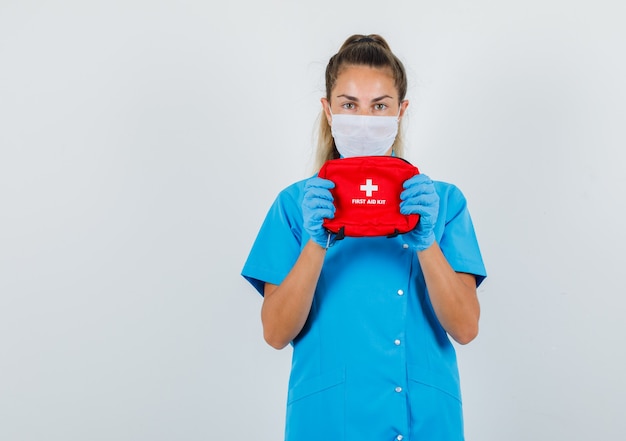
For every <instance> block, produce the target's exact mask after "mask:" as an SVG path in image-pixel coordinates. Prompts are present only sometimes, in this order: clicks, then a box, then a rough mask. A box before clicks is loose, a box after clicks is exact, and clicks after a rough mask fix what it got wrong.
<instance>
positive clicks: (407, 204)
mask: <svg viewBox="0 0 626 441" xmlns="http://www.w3.org/2000/svg"><path fill="white" fill-rule="evenodd" d="M403 187H404V191H403V192H402V193H400V200H401V202H400V213H402V214H404V215H408V214H419V215H420V220H419V222H418V223H417V225H416V226H415V228H414V229H413V230H412V231H409V232H408V233H406V234H405V237H406V238H407V241H408V242H409V244H410V245H413V247H414V248H416V249H417V251H423V250H425V249H426V248H429V247H430V246H431V245H432V244H433V243H434V242H435V224H436V223H437V214H438V213H439V195H437V192H436V191H435V184H433V181H432V180H431V179H430V178H429V177H428V176H426V175H424V174H419V175H415V176H413V177H412V178H409V179H407V180H406V181H405V182H404V184H403Z"/></svg>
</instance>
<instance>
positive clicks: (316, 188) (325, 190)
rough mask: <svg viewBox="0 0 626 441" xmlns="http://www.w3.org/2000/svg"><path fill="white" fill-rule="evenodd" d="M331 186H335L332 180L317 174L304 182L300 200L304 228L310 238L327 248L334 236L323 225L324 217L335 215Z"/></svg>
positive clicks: (328, 217)
mask: <svg viewBox="0 0 626 441" xmlns="http://www.w3.org/2000/svg"><path fill="white" fill-rule="evenodd" d="M331 188H335V183H334V182H332V181H330V180H328V179H323V178H320V177H317V176H315V177H313V178H311V179H309V180H308V181H306V183H305V184H304V199H303V200H302V217H303V219H304V229H305V230H306V232H307V233H308V234H309V236H311V239H312V240H313V241H314V242H315V243H316V244H318V245H320V246H321V247H322V248H328V246H330V244H331V243H332V241H333V240H334V237H335V235H334V234H332V233H329V232H328V231H327V230H326V229H325V228H324V226H323V223H324V219H332V218H334V217H335V205H334V204H333V195H332V194H331V193H330V189H331Z"/></svg>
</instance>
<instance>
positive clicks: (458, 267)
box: [242, 181, 486, 441]
mask: <svg viewBox="0 0 626 441" xmlns="http://www.w3.org/2000/svg"><path fill="white" fill-rule="evenodd" d="M435 188H436V190H437V193H438V195H439V197H440V202H439V215H438V220H437V225H436V227H435V236H436V240H437V242H438V243H439V246H440V247H441V249H442V251H443V253H444V255H445V256H446V258H447V260H448V262H449V263H450V265H451V266H452V268H453V269H454V270H455V271H458V272H466V273H471V274H474V275H476V280H477V283H478V284H480V282H482V280H483V279H484V277H485V276H486V272H485V268H484V265H483V261H482V258H481V254H480V250H479V247H478V243H477V241H476V236H475V233H474V228H473V225H472V221H471V218H470V215H469V212H468V210H467V206H466V201H465V197H464V196H463V194H462V193H461V191H460V190H459V189H458V188H457V187H455V186H453V185H451V184H447V183H443V182H435ZM303 189H304V181H300V182H297V183H295V184H293V185H291V186H289V187H287V188H286V189H284V190H283V191H282V192H281V193H280V194H279V195H278V197H277V199H276V201H275V202H274V204H273V205H272V207H271V209H270V210H269V213H268V215H267V217H266V219H265V221H264V223H263V225H262V227H261V229H260V232H259V234H258V236H257V239H256V241H255V243H254V245H253V247H252V250H251V252H250V255H249V256H248V259H247V261H246V263H245V265H244V268H243V271H242V275H243V276H244V277H245V278H246V279H247V280H248V281H249V282H250V283H251V284H252V285H253V286H254V287H255V288H256V289H257V290H258V291H259V292H260V293H261V294H263V286H264V283H265V282H269V283H273V284H275V285H278V284H280V283H281V282H282V281H283V279H284V278H285V276H286V275H287V273H288V272H289V271H290V270H291V268H292V267H293V265H294V263H295V262H296V259H297V258H298V256H299V254H300V251H301V249H302V248H303V247H304V245H305V244H306V243H307V241H308V239H309V237H308V235H307V233H306V231H305V230H304V228H303V226H302V223H303V219H302V210H301V203H302V197H303ZM292 344H293V358H292V368H291V375H290V379H289V393H288V399H287V427H286V436H285V439H286V440H287V441H309V440H310V441H321V440H324V441H325V440H333V441H367V440H373V441H374V440H375V441H387V440H388V441H391V440H404V441H408V440H411V441H417V440H427V441H437V440H441V441H444V440H445V441H454V440H462V439H463V417H462V409H461V394H460V387H459V373H458V369H457V362H456V354H455V351H454V347H453V346H452V344H451V342H450V340H449V338H448V335H447V334H446V332H445V330H444V329H443V328H442V327H441V325H440V323H439V321H438V319H437V317H436V316H435V313H434V311H433V308H432V305H431V303H430V299H429V296H428V292H427V290H426V285H425V282H424V276H423V274H422V271H421V268H420V265H419V262H418V260H417V254H416V252H415V251H413V250H412V249H411V248H410V247H409V246H408V245H407V244H405V242H404V240H403V237H402V235H400V236H397V237H395V238H386V237H364V238H350V237H347V238H345V239H343V240H341V241H337V242H336V243H335V244H334V246H332V247H331V248H329V249H328V251H327V254H326V258H325V261H324V265H323V268H322V272H321V276H320V278H319V281H318V284H317V288H316V291H315V296H314V298H313V305H312V307H311V311H310V314H309V317H308V319H307V322H306V324H305V326H304V328H303V329H302V331H301V332H300V334H299V335H298V336H297V337H296V338H295V339H294V341H293V342H292Z"/></svg>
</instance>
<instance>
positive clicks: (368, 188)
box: [361, 179, 378, 198]
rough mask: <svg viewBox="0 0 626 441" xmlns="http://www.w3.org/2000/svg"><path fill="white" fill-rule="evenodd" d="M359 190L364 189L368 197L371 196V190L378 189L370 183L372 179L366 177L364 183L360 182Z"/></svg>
mask: <svg viewBox="0 0 626 441" xmlns="http://www.w3.org/2000/svg"><path fill="white" fill-rule="evenodd" d="M361 191H364V192H365V196H367V197H368V198H369V197H372V192H374V191H378V185H372V180H371V179H366V180H365V184H361Z"/></svg>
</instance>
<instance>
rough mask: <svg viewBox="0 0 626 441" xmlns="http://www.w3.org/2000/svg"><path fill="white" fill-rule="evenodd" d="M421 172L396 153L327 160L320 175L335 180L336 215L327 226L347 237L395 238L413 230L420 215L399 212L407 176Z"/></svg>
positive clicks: (328, 228) (325, 224)
mask: <svg viewBox="0 0 626 441" xmlns="http://www.w3.org/2000/svg"><path fill="white" fill-rule="evenodd" d="M417 174H419V170H418V169H417V167H415V166H414V165H412V164H411V163H409V162H408V161H406V160H405V159H402V158H398V157H395V156H359V157H354V158H342V159H331V160H329V161H326V163H324V165H323V166H322V168H321V169H320V171H319V173H318V176H319V177H320V178H324V179H329V180H331V181H333V182H334V183H335V188H333V189H331V190H330V192H331V193H332V195H333V198H334V204H335V209H336V210H335V217H334V218H333V219H325V220H324V227H325V228H326V229H327V230H328V231H330V232H331V233H336V234H337V239H341V238H343V237H344V236H351V237H363V236H388V237H393V236H396V235H398V234H401V233H406V232H408V231H411V230H412V229H413V228H415V226H416V225H417V222H418V221H419V215H418V214H410V215H404V214H401V213H400V193H402V191H403V190H404V188H403V187H402V184H403V183H404V181H406V180H407V179H409V178H411V177H413V176H415V175H417Z"/></svg>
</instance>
